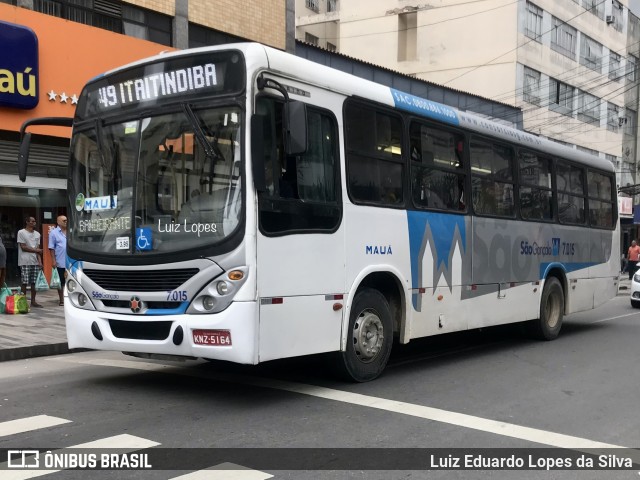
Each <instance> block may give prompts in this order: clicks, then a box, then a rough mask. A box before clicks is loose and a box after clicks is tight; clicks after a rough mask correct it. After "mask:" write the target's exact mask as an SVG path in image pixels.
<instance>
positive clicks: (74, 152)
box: [68, 103, 242, 256]
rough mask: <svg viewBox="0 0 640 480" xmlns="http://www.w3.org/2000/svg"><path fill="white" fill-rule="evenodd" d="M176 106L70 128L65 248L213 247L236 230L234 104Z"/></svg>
mask: <svg viewBox="0 0 640 480" xmlns="http://www.w3.org/2000/svg"><path fill="white" fill-rule="evenodd" d="M176 110H177V111H176V112H174V113H166V114H162V115H157V116H148V117H145V118H141V119H139V118H137V119H135V120H129V121H119V122H117V123H111V124H102V123H101V122H100V121H96V122H91V123H89V127H88V128H84V129H81V130H77V131H75V132H74V136H73V139H72V145H71V160H70V167H69V168H70V175H69V185H68V192H69V198H70V201H71V205H75V208H72V212H71V214H70V215H69V220H70V222H69V239H68V241H69V246H72V247H73V248H75V249H77V250H79V251H85V252H91V253H94V254H99V253H107V254H112V255H123V256H127V255H128V256H131V255H147V256H149V255H154V254H166V253H171V252H177V251H184V250H189V249H198V248H200V247H203V246H211V245H215V244H217V243H220V242H222V241H223V240H224V239H225V238H227V237H228V236H229V235H230V234H231V233H232V232H233V231H234V230H235V229H236V227H237V226H238V225H239V222H240V217H241V212H242V192H241V178H240V172H241V169H240V165H241V154H240V152H241V149H240V142H241V134H242V132H241V124H242V122H241V119H242V112H241V110H240V109H239V108H238V107H237V106H229V107H217V108H200V109H195V108H192V107H191V106H190V105H188V104H186V103H185V104H182V106H181V109H179V110H178V109H176Z"/></svg>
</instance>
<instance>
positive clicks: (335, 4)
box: [327, 0, 338, 13]
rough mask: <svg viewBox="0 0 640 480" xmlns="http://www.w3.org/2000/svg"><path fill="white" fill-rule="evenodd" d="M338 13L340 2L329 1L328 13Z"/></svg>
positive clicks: (336, 0) (335, 0)
mask: <svg viewBox="0 0 640 480" xmlns="http://www.w3.org/2000/svg"><path fill="white" fill-rule="evenodd" d="M337 11H338V0H327V13H329V12H337Z"/></svg>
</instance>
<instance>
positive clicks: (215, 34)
mask: <svg viewBox="0 0 640 480" xmlns="http://www.w3.org/2000/svg"><path fill="white" fill-rule="evenodd" d="M243 41H244V42H246V41H247V40H246V39H244V38H241V37H236V36H235V35H231V34H229V33H226V32H221V31H219V30H214V29H213V28H207V27H204V26H202V25H198V24H196V23H192V22H189V48H197V47H207V46H210V45H222V44H225V43H234V42H243Z"/></svg>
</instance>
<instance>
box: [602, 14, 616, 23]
mask: <svg viewBox="0 0 640 480" xmlns="http://www.w3.org/2000/svg"><path fill="white" fill-rule="evenodd" d="M605 20H606V22H607V25H611V24H612V23H615V21H616V19H615V17H614V16H613V15H607V18H606V19H605Z"/></svg>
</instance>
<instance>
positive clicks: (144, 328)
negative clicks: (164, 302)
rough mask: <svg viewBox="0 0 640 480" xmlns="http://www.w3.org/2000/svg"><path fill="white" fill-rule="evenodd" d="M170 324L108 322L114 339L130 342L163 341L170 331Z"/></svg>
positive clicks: (124, 321)
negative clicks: (124, 339) (125, 339)
mask: <svg viewBox="0 0 640 480" xmlns="http://www.w3.org/2000/svg"><path fill="white" fill-rule="evenodd" d="M171 323H172V322H129V321H126V320H109V326H110V327H111V333H113V336H114V337H116V338H127V339H130V340H165V339H166V338H167V337H168V336H169V332H170V331H171Z"/></svg>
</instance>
